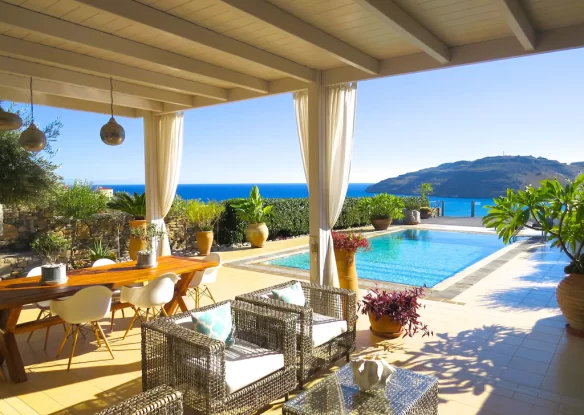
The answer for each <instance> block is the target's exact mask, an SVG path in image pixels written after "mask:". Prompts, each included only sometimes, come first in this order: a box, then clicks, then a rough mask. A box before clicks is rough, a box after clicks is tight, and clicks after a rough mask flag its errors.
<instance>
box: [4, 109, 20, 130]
mask: <svg viewBox="0 0 584 415" xmlns="http://www.w3.org/2000/svg"><path fill="white" fill-rule="evenodd" d="M20 127H22V118H20V117H19V116H18V114H14V113H12V112H8V111H4V109H2V105H0V131H10V130H18V129H19V128H20Z"/></svg>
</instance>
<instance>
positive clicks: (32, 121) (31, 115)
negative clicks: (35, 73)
mask: <svg viewBox="0 0 584 415" xmlns="http://www.w3.org/2000/svg"><path fill="white" fill-rule="evenodd" d="M30 118H31V124H32V123H34V103H33V101H32V76H31V77H30Z"/></svg>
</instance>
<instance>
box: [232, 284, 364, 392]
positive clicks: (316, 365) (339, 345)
mask: <svg viewBox="0 0 584 415" xmlns="http://www.w3.org/2000/svg"><path fill="white" fill-rule="evenodd" d="M296 282H297V281H293V280H292V281H289V282H286V283H283V284H280V285H275V286H273V287H268V288H264V289H261V290H258V291H254V292H251V293H248V294H244V295H240V296H237V297H236V300H241V301H246V302H249V303H251V304H255V305H258V306H263V307H267V308H270V309H272V310H279V311H284V312H287V313H293V314H295V315H297V316H298V324H297V325H296V334H297V341H298V343H297V346H298V352H297V354H298V359H297V370H298V374H297V375H298V380H299V382H300V387H301V388H302V387H303V385H304V383H305V382H306V380H307V379H308V378H309V377H310V376H311V375H312V374H313V373H315V372H317V371H318V370H319V369H321V368H323V367H326V366H329V365H330V364H331V363H333V362H334V361H336V360H337V359H339V358H341V357H343V356H345V357H346V358H347V360H349V355H350V354H351V352H352V351H353V350H355V333H356V329H355V326H356V323H357V303H356V302H357V300H356V294H355V292H354V291H351V290H345V289H340V288H333V287H324V286H321V285H316V284H309V283H306V282H300V284H301V285H302V290H303V291H304V297H305V298H306V306H304V307H299V306H297V305H293V304H288V303H285V302H283V301H280V300H276V299H274V298H272V297H271V293H272V290H274V289H282V288H286V287H288V286H290V285H292V284H294V283H296ZM344 322H346V324H345V323H344ZM342 326H344V331H343V330H342V329H341V330H339V327H342ZM314 327H318V330H316V331H315V330H313V328H314ZM323 336H324V337H323Z"/></svg>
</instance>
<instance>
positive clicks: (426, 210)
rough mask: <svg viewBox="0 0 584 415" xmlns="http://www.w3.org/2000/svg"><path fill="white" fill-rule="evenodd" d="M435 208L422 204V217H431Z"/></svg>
mask: <svg viewBox="0 0 584 415" xmlns="http://www.w3.org/2000/svg"><path fill="white" fill-rule="evenodd" d="M433 212H434V210H433V209H432V208H431V207H429V206H422V207H421V208H420V219H430V218H431V217H432V214H433Z"/></svg>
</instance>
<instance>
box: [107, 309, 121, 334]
mask: <svg viewBox="0 0 584 415" xmlns="http://www.w3.org/2000/svg"><path fill="white" fill-rule="evenodd" d="M115 315H116V312H115V311H112V320H111V322H110V334H111V333H113V332H114V316H115ZM122 316H124V309H123V308H122Z"/></svg>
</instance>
